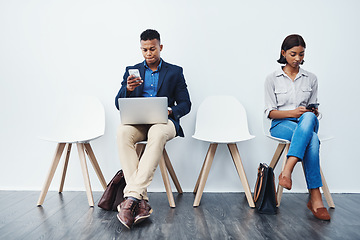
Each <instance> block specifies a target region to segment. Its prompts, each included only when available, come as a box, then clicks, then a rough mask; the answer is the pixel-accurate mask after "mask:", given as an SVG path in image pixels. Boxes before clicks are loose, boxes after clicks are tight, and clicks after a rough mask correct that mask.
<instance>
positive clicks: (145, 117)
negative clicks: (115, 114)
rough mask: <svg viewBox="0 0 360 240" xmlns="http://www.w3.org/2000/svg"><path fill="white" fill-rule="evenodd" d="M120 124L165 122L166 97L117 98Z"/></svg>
mask: <svg viewBox="0 0 360 240" xmlns="http://www.w3.org/2000/svg"><path fill="white" fill-rule="evenodd" d="M118 101H119V110H120V119H121V123H122V124H155V123H167V121H168V110H167V107H168V101H167V97H141V98H119V99H118Z"/></svg>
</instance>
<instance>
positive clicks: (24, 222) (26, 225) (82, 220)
mask: <svg viewBox="0 0 360 240" xmlns="http://www.w3.org/2000/svg"><path fill="white" fill-rule="evenodd" d="M39 194H40V192H27V191H23V192H19V191H0V239H6V240H7V239H46V240H47V239H216V240H217V239H292V240H295V239H351V240H353V239H360V208H359V203H360V194H333V198H334V201H335V204H336V209H330V210H329V212H330V214H331V217H332V219H331V221H330V222H325V221H320V220H317V219H315V218H314V217H313V216H312V214H311V212H310V211H309V210H308V209H307V208H306V202H307V199H308V196H307V194H296V193H285V194H284V195H283V200H282V202H281V207H280V208H279V212H278V214H277V215H260V214H258V213H257V212H256V210H255V209H251V208H249V206H248V204H247V202H246V199H245V194H244V193H204V195H203V198H202V201H201V205H200V206H199V207H197V208H193V207H192V203H193V200H194V195H193V194H192V193H184V194H183V195H177V194H176V193H175V197H176V199H175V201H176V204H177V207H176V208H174V209H172V208H170V207H169V206H168V202H167V198H166V194H165V193H150V194H149V197H150V203H151V205H152V207H153V209H154V213H153V214H152V216H151V218H150V219H149V220H146V221H144V222H143V223H141V224H139V225H137V226H135V227H134V228H133V229H132V230H127V229H125V228H123V227H122V226H121V224H120V222H119V221H118V220H117V218H116V212H107V211H104V210H102V209H100V208H98V207H97V206H96V207H94V208H90V207H89V206H88V205H87V199H86V194H85V192H64V193H63V194H59V193H57V192H49V193H48V195H47V197H46V199H45V202H44V205H43V206H42V207H36V201H37V199H38V197H39ZM101 194H102V193H101V192H94V200H96V201H98V200H99V198H100V197H101Z"/></svg>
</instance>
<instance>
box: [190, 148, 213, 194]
mask: <svg viewBox="0 0 360 240" xmlns="http://www.w3.org/2000/svg"><path fill="white" fill-rule="evenodd" d="M209 153H210V147H209V149H208V151H207V153H206V156H205V160H206V159H207V157H208V156H209ZM205 160H204V162H203V165H202V167H201V170H200V173H199V177H198V179H197V181H196V184H195V187H194V191H193V193H194V194H196V192H197V190H198V188H199V183H200V179H201V175H202V174H203V172H204V166H205V163H206V161H205Z"/></svg>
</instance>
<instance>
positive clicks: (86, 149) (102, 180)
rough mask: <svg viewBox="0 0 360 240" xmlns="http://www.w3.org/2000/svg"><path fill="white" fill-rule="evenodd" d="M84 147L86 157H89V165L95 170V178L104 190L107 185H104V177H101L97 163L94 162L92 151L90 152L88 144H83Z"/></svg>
mask: <svg viewBox="0 0 360 240" xmlns="http://www.w3.org/2000/svg"><path fill="white" fill-rule="evenodd" d="M84 146H85V152H86V153H87V155H88V157H89V159H90V162H91V164H92V165H93V168H94V170H95V173H96V175H97V177H98V179H99V181H100V183H101V185H102V187H103V189H104V190H105V189H106V187H107V184H106V181H105V178H104V175H103V174H102V172H101V169H100V166H99V163H98V161H97V160H96V157H95V154H94V151H93V150H92V148H91V145H90V143H85V144H84Z"/></svg>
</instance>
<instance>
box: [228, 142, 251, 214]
mask: <svg viewBox="0 0 360 240" xmlns="http://www.w3.org/2000/svg"><path fill="white" fill-rule="evenodd" d="M228 148H229V150H230V153H231V157H232V159H233V162H234V164H235V167H236V170H237V172H238V174H239V177H240V180H241V183H242V185H243V188H244V191H245V195H246V198H247V201H248V203H249V206H250V207H252V208H254V207H255V203H254V200H253V198H252V195H251V190H250V186H249V182H248V180H247V177H246V174H245V170H244V166H243V164H242V161H241V158H240V153H239V150H238V148H237V146H236V143H229V144H228Z"/></svg>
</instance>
